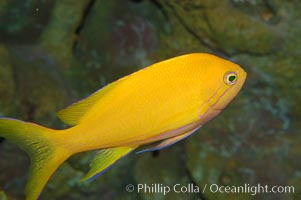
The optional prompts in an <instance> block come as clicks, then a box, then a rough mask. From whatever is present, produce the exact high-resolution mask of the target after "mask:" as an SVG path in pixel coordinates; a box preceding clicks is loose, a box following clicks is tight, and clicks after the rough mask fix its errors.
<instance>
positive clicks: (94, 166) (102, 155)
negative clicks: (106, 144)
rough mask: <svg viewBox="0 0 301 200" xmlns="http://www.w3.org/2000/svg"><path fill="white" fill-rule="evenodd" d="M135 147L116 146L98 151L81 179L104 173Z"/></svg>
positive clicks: (84, 179)
mask: <svg viewBox="0 0 301 200" xmlns="http://www.w3.org/2000/svg"><path fill="white" fill-rule="evenodd" d="M135 148H136V147H116V148H110V149H103V150H100V151H98V153H97V154H96V155H95V157H94V158H93V159H92V161H91V163H90V171H89V172H88V173H87V174H86V175H85V177H84V178H82V179H81V181H86V180H89V179H93V178H96V177H97V176H99V175H101V174H102V173H104V172H105V171H106V170H107V169H108V168H109V167H110V166H111V165H113V164H114V163H115V162H116V161H118V160H120V159H121V158H123V157H125V156H126V155H128V154H129V153H131V152H132V151H133V150H134V149H135Z"/></svg>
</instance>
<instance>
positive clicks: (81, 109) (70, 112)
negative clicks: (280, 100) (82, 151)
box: [56, 79, 122, 126]
mask: <svg viewBox="0 0 301 200" xmlns="http://www.w3.org/2000/svg"><path fill="white" fill-rule="evenodd" d="M121 80H122V79H119V80H118V81H115V82H113V83H110V84H108V85H106V86H105V87H103V88H101V89H99V90H97V91H96V92H94V93H93V94H91V95H90V96H88V97H87V98H85V99H82V100H80V101H78V102H75V103H73V104H72V105H70V106H68V107H67V108H65V109H63V110H60V111H58V112H57V113H56V115H57V116H58V118H60V120H62V121H63V122H64V123H66V124H68V125H70V126H75V125H77V124H79V123H80V121H81V119H82V118H83V116H84V115H85V113H86V112H87V111H88V110H89V109H90V108H91V107H92V106H93V105H94V104H95V103H96V102H97V101H98V100H99V99H101V98H102V97H103V96H104V95H105V94H107V93H108V92H109V91H111V90H112V89H113V88H114V87H115V86H116V85H117V83H119V82H120V81H121Z"/></svg>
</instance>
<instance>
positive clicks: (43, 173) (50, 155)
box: [0, 118, 70, 200]
mask: <svg viewBox="0 0 301 200" xmlns="http://www.w3.org/2000/svg"><path fill="white" fill-rule="evenodd" d="M54 132H55V130H53V129H48V128H45V127H42V126H39V125H36V124H33V123H26V122H22V121H19V120H15V119H9V118H0V136H2V137H4V138H6V139H7V140H9V141H11V142H14V143H15V144H17V145H18V146H19V147H20V148H21V149H23V150H25V151H26V152H27V153H28V155H29V156H30V160H31V163H30V169H29V175H28V181H27V185H26V189H25V193H26V200H35V199H37V198H38V196H39V194H40V193H41V191H42V189H43V187H44V186H45V184H46V183H47V181H48V179H49V178H50V176H51V175H52V174H53V173H54V171H55V170H56V169H57V168H58V167H59V165H60V164H61V163H62V162H64V161H65V160H66V159H67V158H68V157H69V156H70V153H69V152H67V151H66V150H65V149H62V148H60V147H58V146H57V145H55V143H54V141H52V140H53V139H52V137H51V136H52V135H53V134H54Z"/></svg>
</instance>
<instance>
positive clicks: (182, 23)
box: [0, 0, 301, 200]
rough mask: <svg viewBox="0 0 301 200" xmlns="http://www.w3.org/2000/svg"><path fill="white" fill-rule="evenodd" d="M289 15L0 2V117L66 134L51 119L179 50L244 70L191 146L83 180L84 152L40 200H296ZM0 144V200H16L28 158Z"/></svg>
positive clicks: (208, 6)
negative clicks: (257, 188) (142, 188)
mask: <svg viewBox="0 0 301 200" xmlns="http://www.w3.org/2000/svg"><path fill="white" fill-rule="evenodd" d="M300 10H301V1H299V0H287V1H282V0H191V1H184V0H183V1H182V0H168V1H167V0H110V1H102V0H76V1H75V0H0V116H8V117H13V118H18V119H22V120H25V121H32V122H36V123H39V124H42V125H45V126H48V127H52V128H65V127H66V126H64V125H63V124H62V123H61V122H59V120H58V119H57V118H56V116H55V112H56V111H58V110H60V109H62V108H64V107H65V106H67V105H69V104H71V103H72V102H74V101H76V100H78V99H81V98H84V97H85V96H87V95H89V94H91V93H92V92H93V91H95V90H97V89H99V88H101V87H102V86H104V85H106V84H107V83H109V82H112V81H114V80H116V79H118V78H120V77H122V76H124V75H126V74H129V73H131V72H134V71H136V70H138V69H141V68H143V67H145V66H147V65H149V64H151V63H154V62H157V61H160V60H164V59H167V58H170V57H173V56H177V55H181V54H185V53H191V52H208V53H213V54H216V55H219V56H221V57H224V58H226V59H229V60H231V61H233V62H236V63H238V64H240V65H241V66H242V67H243V68H244V69H245V70H246V71H247V72H248V78H247V81H246V84H245V86H244V88H243V89H242V91H241V92H240V94H239V95H238V96H237V98H236V99H235V101H233V103H232V104H231V105H230V106H229V107H228V108H227V109H226V110H225V111H224V112H223V113H222V114H221V115H220V116H218V117H217V118H216V119H214V120H213V121H211V122H210V123H208V124H207V125H206V126H204V127H203V128H202V129H201V130H199V131H198V132H197V133H196V134H194V135H193V136H191V137H190V138H188V139H186V140H184V141H182V142H179V143H178V144H176V145H174V146H172V147H170V148H167V149H164V150H161V151H158V152H153V153H152V152H151V153H144V154H141V155H135V154H132V155H130V156H128V157H127V158H126V159H124V160H122V161H121V162H120V163H119V164H118V165H115V166H114V167H113V168H111V169H110V170H108V172H107V173H105V174H104V175H102V176H101V177H99V178H97V179H95V180H94V181H92V182H86V183H80V182H79V180H80V178H81V177H82V176H83V174H84V173H85V172H86V171H87V170H88V168H89V167H88V163H89V159H90V158H91V156H92V154H93V153H83V154H80V155H76V156H74V157H72V158H71V159H69V160H68V161H67V162H65V163H64V164H63V165H62V166H61V167H60V168H59V170H58V171H57V172H56V173H55V174H54V176H52V178H51V180H50V182H48V184H47V186H46V188H45V189H44V190H43V193H42V195H41V199H45V200H46V199H47V200H49V199H50V200H51V199H87V200H94V199H203V200H216V199H229V200H230V199H244V200H253V199H265V200H277V199H279V200H282V199H301V145H300V142H301V134H300V133H301V123H300V119H301V106H300V105H299V104H300V102H301V92H300V91H301V79H300V77H301V12H300ZM116 123H118V122H116ZM0 141H1V142H0V199H24V196H23V189H24V186H25V183H26V173H27V171H28V167H29V159H28V157H27V155H26V154H25V153H24V152H23V151H21V150H20V149H18V148H17V147H16V146H15V145H13V144H11V143H9V142H7V141H6V140H4V139H0ZM129 183H131V184H134V185H137V184H138V183H142V184H144V183H145V184H149V185H151V184H155V183H157V184H158V183H160V184H163V185H169V186H173V185H175V184H181V185H183V186H187V185H188V184H190V183H193V184H194V185H195V186H199V187H200V188H201V189H202V188H203V187H204V186H205V185H206V184H208V186H207V187H209V186H210V184H217V185H221V186H226V185H230V186H239V185H244V184H249V185H258V184H261V185H269V186H274V185H275V186H294V192H292V191H291V193H288V192H286V193H285V192H282V193H260V194H257V195H251V193H239V194H237V193H228V194H227V193H220V192H216V193H214V192H210V191H209V189H208V188H207V190H206V191H205V192H204V193H203V192H202V191H200V193H189V192H186V193H180V194H177V193H174V192H170V193H168V194H167V195H162V193H161V194H160V193H143V192H140V193H137V192H132V193H128V192H126V190H125V186H126V185H127V184H129Z"/></svg>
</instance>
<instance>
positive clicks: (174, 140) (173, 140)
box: [136, 127, 200, 154]
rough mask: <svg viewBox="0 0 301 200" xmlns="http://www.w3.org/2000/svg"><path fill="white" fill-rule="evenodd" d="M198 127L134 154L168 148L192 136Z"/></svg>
mask: <svg viewBox="0 0 301 200" xmlns="http://www.w3.org/2000/svg"><path fill="white" fill-rule="evenodd" d="M199 128H200V127H197V128H195V129H192V130H190V131H188V132H186V133H184V134H182V135H179V136H175V137H172V138H168V139H165V140H163V141H160V142H159V143H156V145H155V146H152V147H149V148H146V149H144V150H141V151H138V152H136V153H137V154H139V153H144V152H148V151H155V150H160V149H164V148H166V147H169V146H171V145H173V144H175V143H177V142H179V141H181V140H183V139H185V138H187V137H188V136H190V135H192V134H193V133H194V132H195V131H196V130H197V129H199Z"/></svg>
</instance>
